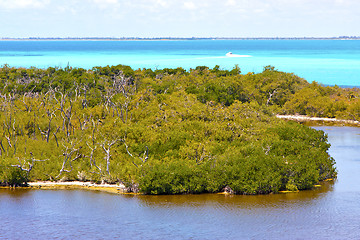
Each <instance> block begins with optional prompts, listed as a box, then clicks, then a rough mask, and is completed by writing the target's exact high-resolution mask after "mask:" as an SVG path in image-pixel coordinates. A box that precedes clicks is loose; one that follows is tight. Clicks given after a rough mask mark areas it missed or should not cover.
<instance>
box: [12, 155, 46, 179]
mask: <svg viewBox="0 0 360 240" xmlns="http://www.w3.org/2000/svg"><path fill="white" fill-rule="evenodd" d="M30 155H31V158H30V159H29V160H24V161H23V162H21V160H20V158H18V160H19V164H16V165H11V166H12V167H17V168H19V169H20V170H21V171H25V172H26V176H27V177H29V174H30V171H31V170H32V169H33V167H34V165H35V162H45V161H47V160H48V159H44V160H38V159H35V158H34V156H33V154H32V152H30ZM26 165H28V166H26Z"/></svg>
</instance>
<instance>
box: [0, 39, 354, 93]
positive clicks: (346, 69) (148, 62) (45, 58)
mask: <svg viewBox="0 0 360 240" xmlns="http://www.w3.org/2000/svg"><path fill="white" fill-rule="evenodd" d="M228 52H232V53H233V56H232V57H229V56H226V53H228ZM4 64H8V65H10V66H13V67H38V68H47V67H66V66H67V65H69V66H72V67H81V68H86V69H90V68H92V67H94V66H106V65H118V64H124V65H129V66H131V67H132V68H134V69H137V68H152V69H162V68H176V67H183V68H185V69H190V68H195V67H196V66H208V67H210V68H212V67H214V66H215V65H219V66H220V67H221V68H223V69H232V68H233V67H234V66H235V65H236V64H238V65H239V67H240V68H241V70H242V72H243V73H247V72H261V71H262V70H263V67H264V66H267V65H272V66H274V67H275V68H276V69H278V70H280V71H286V72H292V73H294V74H296V75H298V76H300V77H303V78H305V79H306V80H308V81H309V82H312V81H317V82H319V83H322V84H326V85H335V84H336V85H340V86H360V40H345V41H342V40H187V41H0V65H4Z"/></svg>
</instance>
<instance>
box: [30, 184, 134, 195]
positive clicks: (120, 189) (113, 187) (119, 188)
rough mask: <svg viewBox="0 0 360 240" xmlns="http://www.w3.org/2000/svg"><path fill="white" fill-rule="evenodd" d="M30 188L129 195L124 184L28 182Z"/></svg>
mask: <svg viewBox="0 0 360 240" xmlns="http://www.w3.org/2000/svg"><path fill="white" fill-rule="evenodd" d="M28 185H29V187H30V188H39V189H88V190H97V191H104V192H111V193H118V194H125V193H128V191H127V188H126V187H125V185H123V184H95V183H91V182H79V181H73V182H50V181H43V182H28Z"/></svg>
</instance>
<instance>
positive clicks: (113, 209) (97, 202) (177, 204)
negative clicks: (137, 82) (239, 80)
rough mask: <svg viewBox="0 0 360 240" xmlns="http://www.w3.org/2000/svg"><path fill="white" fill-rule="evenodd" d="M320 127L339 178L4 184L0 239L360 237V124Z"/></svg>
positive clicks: (0, 195) (1, 199)
mask: <svg viewBox="0 0 360 240" xmlns="http://www.w3.org/2000/svg"><path fill="white" fill-rule="evenodd" d="M317 128H318V129H323V130H325V131H326V132H327V133H328V134H329V140H330V142H331V144H332V147H331V149H330V151H329V152H330V154H331V155H332V156H333V157H334V158H335V159H336V161H337V168H338V171H339V176H338V179H337V180H336V182H335V183H334V182H327V183H325V184H324V185H322V187H320V188H316V189H314V190H310V191H302V192H299V193H288V194H271V195H261V196H232V195H222V194H200V195H180V196H179V195H174V196H133V195H113V194H107V193H102V192H93V191H86V190H82V191H80V190H66V191H62V190H42V191H39V190H20V189H17V190H11V189H0V219H1V225H0V228H1V231H0V239H44V238H51V239H57V238H58V239H76V238H77V239H89V238H90V239H114V238H119V239H221V238H224V239H360V230H359V229H360V224H359V218H360V204H359V200H360V175H359V173H360V161H359V159H360V154H359V151H360V135H359V134H360V129H358V128H339V127H326V128H324V127H321V128H320V127H317Z"/></svg>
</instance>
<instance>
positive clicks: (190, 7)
mask: <svg viewBox="0 0 360 240" xmlns="http://www.w3.org/2000/svg"><path fill="white" fill-rule="evenodd" d="M184 8H186V9H188V10H195V9H196V8H197V7H196V5H195V3H193V2H184Z"/></svg>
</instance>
